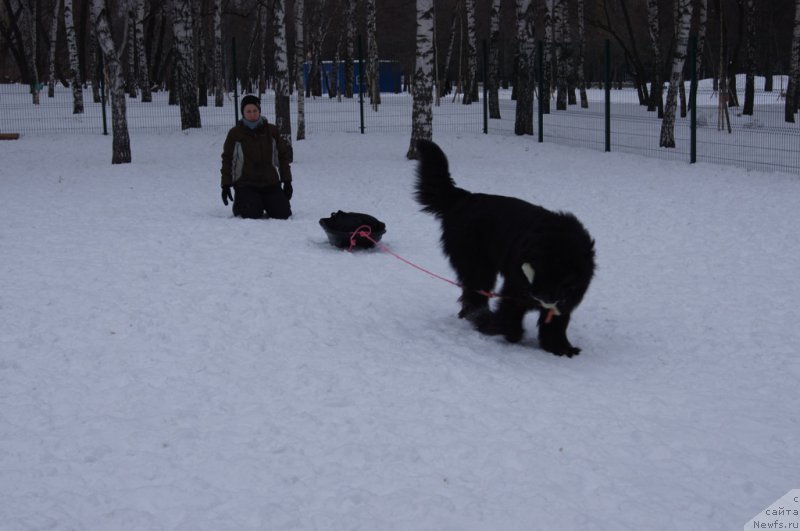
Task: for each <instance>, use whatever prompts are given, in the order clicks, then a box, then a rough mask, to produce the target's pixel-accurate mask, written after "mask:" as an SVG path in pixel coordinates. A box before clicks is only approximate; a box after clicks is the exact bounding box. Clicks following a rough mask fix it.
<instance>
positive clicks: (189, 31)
mask: <svg viewBox="0 0 800 531" xmlns="http://www.w3.org/2000/svg"><path fill="white" fill-rule="evenodd" d="M172 1H173V4H172V17H173V18H172V31H173V37H174V52H175V64H176V67H177V68H176V73H177V81H178V87H177V90H178V101H179V103H180V107H181V129H189V128H192V127H200V108H199V107H198V105H197V80H196V76H195V69H194V37H193V31H194V23H193V13H192V1H191V0H172Z"/></svg>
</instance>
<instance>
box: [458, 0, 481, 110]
mask: <svg viewBox="0 0 800 531" xmlns="http://www.w3.org/2000/svg"><path fill="white" fill-rule="evenodd" d="M464 11H465V15H466V19H467V39H466V44H467V45H466V50H465V51H466V63H467V77H466V79H465V80H464V99H463V100H461V103H463V104H464V105H470V104H471V103H472V102H473V101H478V79H477V78H478V46H477V37H476V36H475V0H465V1H464Z"/></svg>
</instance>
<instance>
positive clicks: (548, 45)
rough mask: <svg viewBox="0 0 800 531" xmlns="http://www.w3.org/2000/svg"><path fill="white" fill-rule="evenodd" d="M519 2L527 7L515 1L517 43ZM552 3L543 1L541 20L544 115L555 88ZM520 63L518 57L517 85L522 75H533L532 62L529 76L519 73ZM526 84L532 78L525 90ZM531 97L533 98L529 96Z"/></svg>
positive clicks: (518, 51) (521, 0)
mask: <svg viewBox="0 0 800 531" xmlns="http://www.w3.org/2000/svg"><path fill="white" fill-rule="evenodd" d="M520 2H522V4H524V5H525V6H527V5H528V2H527V1H526V0H517V40H518V41H519V39H520V35H521V33H520V32H521V30H520V26H519V25H520V20H519V17H520V16H521V15H520V12H519V10H520V9H522V7H521V6H520ZM553 2H554V0H545V1H544V20H543V23H544V50H543V56H544V59H543V61H544V69H543V70H544V71H543V73H542V77H544V81H543V83H542V86H543V87H544V89H543V92H544V94H543V95H542V100H541V101H542V112H543V113H544V114H550V96H551V95H552V90H553V87H554V86H555V83H554V81H555V80H554V76H553V66H554V65H553V62H554V58H555V42H554V39H555V36H554V33H553V11H554V7H555V6H554V4H553ZM527 9H528V8H526V10H527ZM531 9H532V8H531ZM522 13H523V15H522V16H525V15H524V13H525V11H522ZM531 45H532V44H531ZM532 46H533V45H532ZM521 50H522V44H521V43H520V44H518V45H517V54H519V53H521ZM524 60H525V61H527V60H528V59H527V58H526V59H524ZM522 61H523V58H522V57H518V59H517V81H518V84H519V79H520V77H521V76H523V75H525V76H527V75H531V76H532V74H533V62H531V63H530V66H528V67H527V68H530V69H531V71H530V74H529V73H527V72H522V71H520V69H519V68H520V65H521V64H522ZM528 83H533V78H531V80H529V81H524V82H523V85H524V86H525V87H526V88H527V86H528ZM532 89H533V87H531V90H532ZM516 92H517V94H519V91H516ZM531 97H533V96H531ZM532 101H533V100H531V102H532ZM531 105H533V103H531ZM517 107H519V101H517ZM531 112H532V107H531ZM517 134H523V133H517ZM531 134H533V133H531Z"/></svg>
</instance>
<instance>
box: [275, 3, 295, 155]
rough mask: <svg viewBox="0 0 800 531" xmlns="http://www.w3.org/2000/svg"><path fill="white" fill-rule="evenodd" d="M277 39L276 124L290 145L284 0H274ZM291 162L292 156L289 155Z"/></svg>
mask: <svg viewBox="0 0 800 531" xmlns="http://www.w3.org/2000/svg"><path fill="white" fill-rule="evenodd" d="M272 15H273V16H272V23H273V36H274V40H275V125H277V126H278V132H279V133H280V135H281V137H282V138H283V140H284V141H285V142H286V144H287V145H288V146H290V147H291V145H292V117H291V113H290V112H289V57H288V53H287V51H286V9H285V4H284V0H274V3H273V12H272ZM289 159H290V160H289V162H291V159H292V157H291V156H290V157H289Z"/></svg>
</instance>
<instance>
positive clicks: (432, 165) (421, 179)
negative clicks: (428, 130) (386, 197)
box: [416, 140, 469, 216]
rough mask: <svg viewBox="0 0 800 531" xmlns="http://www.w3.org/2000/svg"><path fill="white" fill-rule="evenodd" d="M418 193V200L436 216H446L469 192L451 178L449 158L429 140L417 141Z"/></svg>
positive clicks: (426, 210) (425, 209) (426, 209)
mask: <svg viewBox="0 0 800 531" xmlns="http://www.w3.org/2000/svg"><path fill="white" fill-rule="evenodd" d="M417 157H418V160H419V162H418V164H417V192H416V199H417V202H418V203H419V204H421V205H422V206H423V207H424V208H423V209H422V210H424V211H425V212H430V213H431V214H434V215H436V216H441V215H442V214H444V213H445V212H446V211H447V210H448V209H449V208H450V207H451V206H452V205H453V204H454V203H455V202H457V201H458V200H459V199H460V198H462V197H465V196H467V195H469V192H467V191H466V190H462V189H461V188H458V187H457V186H456V183H455V182H454V181H453V179H452V178H451V177H450V170H449V168H448V164H447V157H446V156H445V154H444V152H442V150H441V148H440V147H439V146H437V145H436V144H434V143H433V142H431V141H429V140H417Z"/></svg>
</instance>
